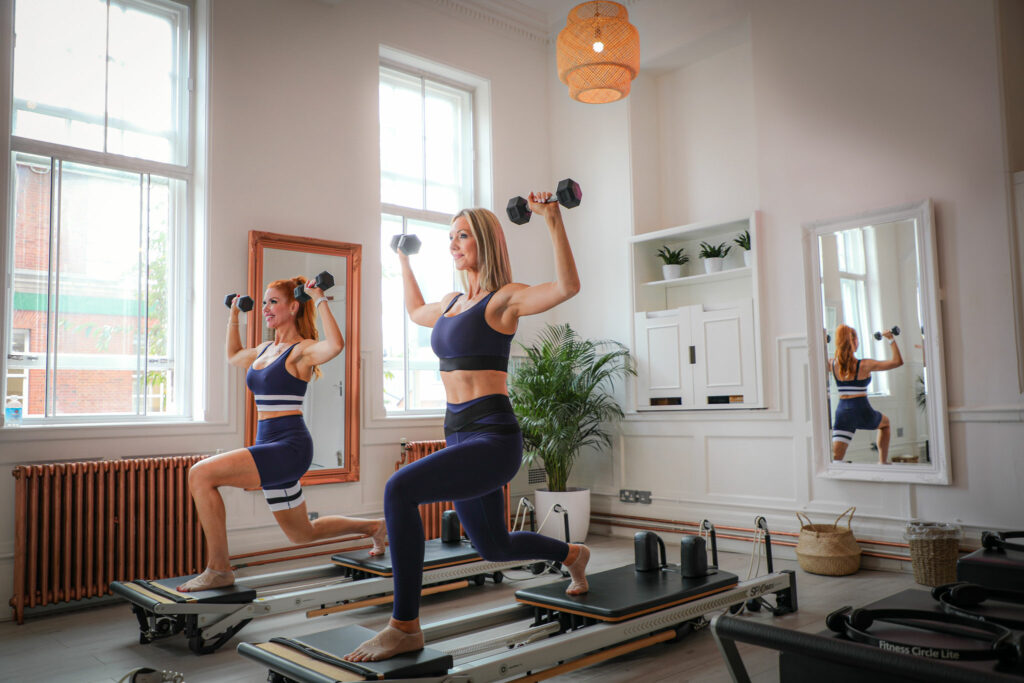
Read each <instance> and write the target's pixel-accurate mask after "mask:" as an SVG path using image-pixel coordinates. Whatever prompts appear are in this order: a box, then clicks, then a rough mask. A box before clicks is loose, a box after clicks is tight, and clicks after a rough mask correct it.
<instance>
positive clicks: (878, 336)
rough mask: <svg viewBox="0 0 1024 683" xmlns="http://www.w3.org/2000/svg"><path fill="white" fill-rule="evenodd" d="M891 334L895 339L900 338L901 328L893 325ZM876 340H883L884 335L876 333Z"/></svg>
mask: <svg viewBox="0 0 1024 683" xmlns="http://www.w3.org/2000/svg"><path fill="white" fill-rule="evenodd" d="M889 332H892V336H894V337H898V336H900V326H899V325H893V326H892V329H890V330H889ZM875 339H878V340H881V339H882V333H881V332H875Z"/></svg>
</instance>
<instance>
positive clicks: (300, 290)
mask: <svg viewBox="0 0 1024 683" xmlns="http://www.w3.org/2000/svg"><path fill="white" fill-rule="evenodd" d="M313 286H314V287H316V288H317V289H320V290H322V291H325V292H326V291H327V290H328V289H330V288H331V287H333V286H334V276H333V275H331V274H330V273H328V272H327V271H326V270H322V271H320V272H319V273H318V274H317V276H316V279H315V280H313ZM293 294H294V295H295V300H296V301H298V302H303V301H309V300H310V299H312V298H313V297H311V296H310V295H309V294H307V293H306V287H305V286H304V285H295V291H294V292H293Z"/></svg>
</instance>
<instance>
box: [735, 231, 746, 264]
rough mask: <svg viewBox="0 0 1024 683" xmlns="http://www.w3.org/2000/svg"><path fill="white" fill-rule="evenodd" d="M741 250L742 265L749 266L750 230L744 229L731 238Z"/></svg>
mask: <svg viewBox="0 0 1024 683" xmlns="http://www.w3.org/2000/svg"><path fill="white" fill-rule="evenodd" d="M733 242H735V243H736V244H738V245H739V246H740V249H742V250H743V265H745V266H748V267H749V266H750V230H744V231H743V232H741V233H740V234H739V235H737V236H736V239H734V240H733Z"/></svg>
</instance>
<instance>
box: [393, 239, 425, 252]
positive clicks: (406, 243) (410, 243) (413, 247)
mask: <svg viewBox="0 0 1024 683" xmlns="http://www.w3.org/2000/svg"><path fill="white" fill-rule="evenodd" d="M421 244H422V242H420V238H419V237H417V236H416V235H402V234H398V235H394V236H393V237H392V238H391V251H393V252H395V253H396V254H397V253H398V252H402V253H403V254H405V255H406V256H412V255H413V254H418V253H419V251H420V245H421Z"/></svg>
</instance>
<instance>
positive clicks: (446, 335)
mask: <svg viewBox="0 0 1024 683" xmlns="http://www.w3.org/2000/svg"><path fill="white" fill-rule="evenodd" d="M460 296H462V294H461V293H460V294H456V295H455V297H454V298H453V299H452V301H451V303H450V304H448V308H446V309H444V313H442V314H441V317H440V318H438V319H437V322H436V323H434V329H433V331H432V332H431V333H430V348H431V349H433V350H434V353H436V354H437V357H438V359H439V360H440V361H441V372H448V371H450V370H499V371H501V372H508V354H509V352H510V351H511V350H512V337H514V336H515V335H512V334H503V333H501V332H498V331H497V330H496V329H494V328H493V327H491V326H490V325H488V324H487V320H485V319H484V312H485V311H486V310H487V302H488V301H490V300H491V297H492V296H494V292H491V293H490V294H488V295H487V296H485V297H484V298H483V300H482V301H478V302H477V303H475V304H473V306H472V307H470V308H469V309H468V310H465V311H463V312H462V313H459V314H458V315H453V316H452V317H450V318H449V317H448V316H446V315H445V313H447V312H448V311H450V310H451V308H452V306H454V305H455V302H456V301H458V299H459V297H460Z"/></svg>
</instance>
